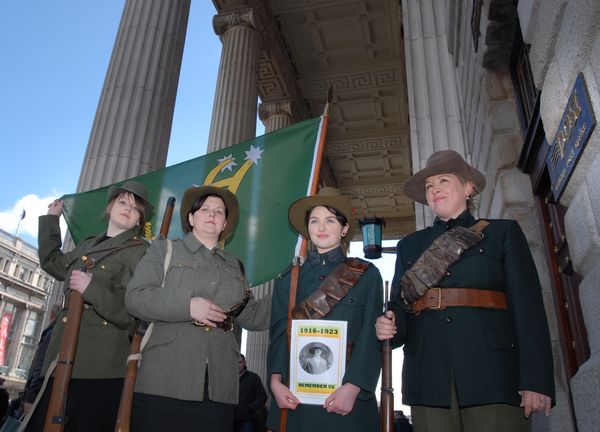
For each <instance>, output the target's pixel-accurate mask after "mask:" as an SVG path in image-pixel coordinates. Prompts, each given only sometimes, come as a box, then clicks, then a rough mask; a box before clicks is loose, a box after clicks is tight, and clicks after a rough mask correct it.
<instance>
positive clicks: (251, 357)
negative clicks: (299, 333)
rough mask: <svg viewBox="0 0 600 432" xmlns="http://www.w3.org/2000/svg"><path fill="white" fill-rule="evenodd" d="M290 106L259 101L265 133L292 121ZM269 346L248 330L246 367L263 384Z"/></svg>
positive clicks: (262, 290) (265, 336)
mask: <svg viewBox="0 0 600 432" xmlns="http://www.w3.org/2000/svg"><path fill="white" fill-rule="evenodd" d="M291 112H292V108H291V103H290V102H269V103H261V104H260V106H259V109H258V115H259V118H260V120H261V121H262V122H263V124H264V125H265V133H269V132H273V131H276V130H278V129H282V128H284V127H287V126H289V125H290V124H291V123H292V115H291ZM274 285H275V281H273V280H271V281H269V282H266V283H264V284H262V285H258V286H256V287H254V288H253V291H254V296H255V297H256V298H257V299H259V298H262V297H264V296H266V295H269V294H273V286H274ZM268 346H269V331H268V330H264V331H261V332H248V338H247V339H246V360H247V362H248V369H249V370H251V371H253V372H255V373H256V374H258V376H260V379H261V380H262V382H263V384H265V386H266V385H267V382H266V378H267V348H268Z"/></svg>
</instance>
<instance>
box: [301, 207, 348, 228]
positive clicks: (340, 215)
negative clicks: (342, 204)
mask: <svg viewBox="0 0 600 432" xmlns="http://www.w3.org/2000/svg"><path fill="white" fill-rule="evenodd" d="M315 207H325V208H326V209H327V210H329V211H330V212H331V213H333V215H334V216H335V218H336V219H337V221H338V222H339V223H340V225H341V226H343V227H345V226H346V225H348V218H346V216H344V214H343V213H342V212H341V211H339V210H338V209H336V208H335V207H331V206H328V205H318V206H315ZM315 207H311V208H309V209H308V210H306V215H304V225H306V226H308V220H309V219H310V214H311V213H312V211H313V210H314V209H315Z"/></svg>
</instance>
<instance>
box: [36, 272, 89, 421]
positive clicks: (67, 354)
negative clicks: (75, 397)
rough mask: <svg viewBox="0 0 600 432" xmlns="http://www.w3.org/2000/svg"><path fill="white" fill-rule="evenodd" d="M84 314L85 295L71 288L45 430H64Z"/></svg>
mask: <svg viewBox="0 0 600 432" xmlns="http://www.w3.org/2000/svg"><path fill="white" fill-rule="evenodd" d="M82 270H83V269H82ZM82 315H83V297H82V296H81V294H80V293H78V292H77V291H72V290H71V293H70V295H69V311H68V313H67V318H66V321H65V331H64V333H63V338H62V340H61V342H60V351H59V353H58V362H57V364H56V369H55V370H54V383H53V384H52V393H50V402H49V403H48V411H47V414H46V420H45V422H44V432H62V431H63V430H64V428H65V423H66V421H67V418H66V416H65V408H66V406H67V393H68V391H69V382H70V381H71V372H72V371H73V361H74V359H75V352H76V351H77V340H78V339H79V327H80V325H81V316H82Z"/></svg>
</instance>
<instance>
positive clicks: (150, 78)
mask: <svg viewBox="0 0 600 432" xmlns="http://www.w3.org/2000/svg"><path fill="white" fill-rule="evenodd" d="M190 1H191V0H178V1H171V0H127V1H126V2H125V8H124V9H123V15H122V17H121V22H120V24H119V30H118V33H117V38H116V41H115V45H114V47H113V52H112V55H111V58H110V63H109V66H108V71H107V73H106V78H105V79H104V85H103V87H102V93H101V95H100V101H99V102H98V108H97V110H96V116H95V117H94V123H93V125H92V131H91V133H90V139H89V142H88V146H87V150H86V152H85V157H84V160H83V165H82V167H81V174H80V176H79V182H78V185H77V191H78V192H83V191H87V190H90V189H94V188H97V187H101V186H104V185H107V184H110V183H114V182H116V181H119V180H123V179H126V178H130V177H135V176H138V175H141V174H144V173H146V172H149V171H153V170H155V169H159V168H163V167H164V166H165V163H166V160H167V151H168V147H169V137H170V135H171V125H172V122H173V111H174V109H175V97H176V95H177V84H178V83H179V71H180V69H181V59H182V57H183V45H184V43H185V34H186V30H187V23H188V16H189V11H190ZM72 246H73V242H72V241H71V238H70V237H69V236H68V235H67V239H66V240H65V243H64V246H63V250H69V249H71V248H72ZM62 286H63V285H62V283H58V284H55V286H54V288H53V290H52V293H51V294H50V299H49V301H48V305H53V304H56V303H57V302H58V299H59V297H60V294H61V293H62V290H63V288H62Z"/></svg>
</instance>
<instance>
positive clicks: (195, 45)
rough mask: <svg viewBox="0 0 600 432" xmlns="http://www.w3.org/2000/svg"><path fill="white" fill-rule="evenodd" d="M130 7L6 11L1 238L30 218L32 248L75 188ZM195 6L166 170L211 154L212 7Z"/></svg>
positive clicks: (84, 0) (103, 4) (0, 46)
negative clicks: (47, 218)
mask: <svg viewBox="0 0 600 432" xmlns="http://www.w3.org/2000/svg"><path fill="white" fill-rule="evenodd" d="M124 4H125V2H124V0H108V1H107V0H57V1H50V2H49V1H39V0H37V1H33V0H19V1H2V2H0V52H2V60H1V63H0V64H1V66H0V83H1V84H0V148H1V154H2V168H1V169H0V185H2V186H1V187H2V193H1V194H0V228H1V229H3V230H5V231H6V232H8V233H10V234H15V233H16V230H17V225H18V224H19V219H20V216H21V214H22V211H23V209H25V212H26V215H25V219H23V221H21V224H20V226H19V232H18V235H19V237H21V238H22V239H23V240H25V241H26V242H28V243H30V244H32V245H34V246H36V244H37V219H38V216H39V215H40V214H45V213H46V210H47V206H48V203H49V202H51V201H52V200H53V199H55V198H58V197H60V196H62V195H63V194H65V193H72V192H75V190H76V188H77V181H78V179H79V174H80V171H81V166H82V163H83V157H84V153H85V150H86V147H87V143H88V139H89V135H90V131H91V128H92V124H93V121H94V115H95V113H96V108H97V105H98V101H99V99H100V92H101V90H102V85H103V83H104V78H105V75H106V71H107V68H108V64H109V60H110V55H111V52H112V49H113V45H114V41H115V38H116V35H117V30H118V26H119V21H120V18H121V14H122V12H123V7H124ZM191 4H192V6H191V11H190V17H189V22H188V31H187V37H186V43H185V48H184V54H183V61H182V67H181V75H180V80H179V88H178V94H177V99H176V105H175V113H174V120H173V129H172V132H171V140H170V144H169V154H168V159H167V165H173V164H175V163H178V162H182V161H185V160H188V159H192V158H195V157H198V156H201V155H203V154H205V153H206V143H207V141H208V132H209V127H210V118H211V113H212V103H213V97H214V91H215V84H216V79H217V73H218V68H219V59H220V54H221V42H220V41H219V38H218V37H217V35H216V34H215V33H214V31H213V28H212V17H213V16H214V15H215V9H214V6H213V4H212V2H211V1H192V3H191ZM258 133H261V134H262V133H263V131H262V130H261V131H259V132H258ZM63 229H64V227H63Z"/></svg>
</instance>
